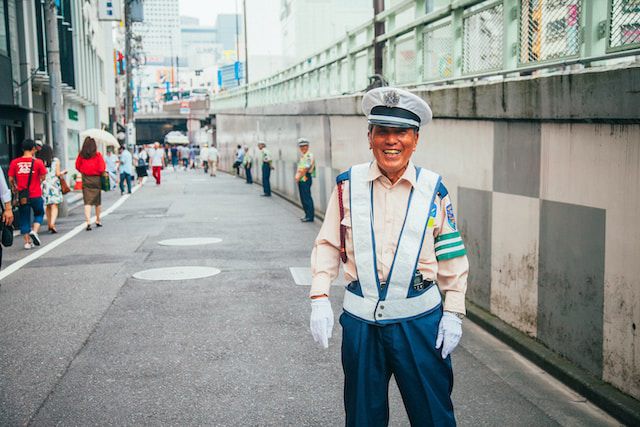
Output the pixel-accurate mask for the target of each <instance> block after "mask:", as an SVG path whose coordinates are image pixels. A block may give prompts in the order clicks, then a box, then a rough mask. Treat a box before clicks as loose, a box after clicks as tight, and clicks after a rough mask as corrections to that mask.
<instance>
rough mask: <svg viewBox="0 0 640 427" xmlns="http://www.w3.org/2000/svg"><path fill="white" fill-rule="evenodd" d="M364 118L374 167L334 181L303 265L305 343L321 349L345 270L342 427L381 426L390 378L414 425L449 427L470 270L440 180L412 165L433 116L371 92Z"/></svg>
mask: <svg viewBox="0 0 640 427" xmlns="http://www.w3.org/2000/svg"><path fill="white" fill-rule="evenodd" d="M362 108H363V111H364V113H365V115H366V116H367V117H368V120H369V133H368V139H369V148H370V149H371V150H372V152H373V157H374V161H373V162H371V163H364V164H360V165H355V166H353V167H351V169H350V170H349V171H347V172H344V173H342V174H340V175H339V176H338V178H337V186H336V188H335V189H334V191H333V194H332V195H331V199H330V201H329V204H328V207H327V212H326V217H325V221H324V223H323V225H322V228H321V230H320V233H319V234H318V237H317V239H316V241H315V245H314V248H313V252H312V255H311V268H312V275H313V280H312V285H311V292H310V296H311V308H312V310H311V319H310V326H311V333H312V335H313V338H314V339H315V340H316V341H317V342H319V343H321V344H322V345H323V346H324V347H325V348H326V347H327V346H328V340H329V338H331V333H332V330H333V311H332V309H331V303H330V302H329V288H330V284H331V281H332V280H333V279H334V278H335V277H336V276H337V274H338V269H339V264H340V260H342V262H343V264H344V265H343V268H344V272H345V278H346V280H347V282H349V285H348V286H347V289H346V291H345V297H344V302H343V309H344V312H343V313H342V315H341V316H340V324H341V325H342V333H343V336H342V364H343V370H344V374H345V382H344V387H345V389H344V403H345V412H346V425H347V426H363V425H366V426H385V425H387V424H388V420H389V405H388V384H389V379H390V378H391V375H393V376H394V377H395V379H396V383H397V384H398V387H399V389H400V393H401V394H402V399H403V402H404V405H405V408H406V410H407V414H408V416H409V420H410V422H411V425H415V426H428V425H439V426H440V425H442V426H452V425H455V417H454V413H453V405H452V402H451V390H452V387H453V372H452V367H451V358H450V356H449V355H450V353H451V352H452V351H453V350H454V349H455V347H456V346H457V344H458V342H459V340H460V337H461V336H462V327H461V325H462V318H463V317H464V313H465V304H464V295H465V291H466V280H467V272H468V268H469V267H468V266H469V264H468V261H467V257H466V251H465V248H464V244H463V242H462V239H461V238H460V233H459V232H458V231H457V227H456V221H455V217H454V214H453V207H452V205H451V200H450V197H449V193H448V191H447V189H446V187H445V186H444V184H443V183H442V180H441V177H440V176H438V175H437V174H436V173H434V172H431V171H430V170H427V169H424V168H420V167H417V166H415V165H414V164H413V163H412V161H411V157H412V154H413V152H414V151H415V150H416V148H417V146H418V132H419V129H420V126H422V125H424V124H426V123H428V122H429V121H430V120H431V116H432V115H431V110H430V108H429V106H428V105H427V103H426V102H424V101H423V100H422V99H421V98H419V97H417V96H415V95H413V94H412V93H410V92H407V91H404V90H401V89H394V88H388V87H383V88H377V89H373V90H372V91H370V92H368V93H367V94H366V95H365V96H364V98H363V100H362ZM441 293H442V294H443V295H444V302H443V301H442V298H441Z"/></svg>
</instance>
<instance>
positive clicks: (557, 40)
mask: <svg viewBox="0 0 640 427" xmlns="http://www.w3.org/2000/svg"><path fill="white" fill-rule="evenodd" d="M581 15H582V0H528V1H523V2H521V5H520V44H519V48H520V55H519V61H520V64H529V63H533V62H539V61H548V60H550V59H557V58H565V57H570V56H575V55H578V54H579V53H580V44H581V37H580V19H581Z"/></svg>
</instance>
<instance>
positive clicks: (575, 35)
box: [212, 0, 640, 111]
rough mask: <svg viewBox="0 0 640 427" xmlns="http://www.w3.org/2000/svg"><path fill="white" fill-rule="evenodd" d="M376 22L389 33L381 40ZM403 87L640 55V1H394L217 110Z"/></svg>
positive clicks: (222, 98)
mask: <svg viewBox="0 0 640 427" xmlns="http://www.w3.org/2000/svg"><path fill="white" fill-rule="evenodd" d="M375 23H384V26H385V32H384V34H382V35H379V36H374V25H375ZM379 43H380V44H383V46H384V47H383V70H382V71H383V76H384V78H385V79H386V80H387V81H388V82H389V83H391V84H393V85H397V86H414V87H416V86H426V85H434V84H445V83H450V82H455V81H460V80H474V79H493V78H504V77H510V76H517V75H523V74H525V75H526V74H531V73H533V72H536V71H537V70H550V69H558V68H561V69H564V68H565V67H571V66H576V67H577V68H583V67H590V66H594V65H600V64H602V63H603V61H611V60H613V59H616V58H621V57H627V60H628V59H629V57H631V60H634V61H637V59H638V57H637V55H640V0H481V1H480V0H417V1H415V0H405V1H392V0H385V10H384V11H383V12H382V13H380V14H378V15H377V16H376V17H375V18H374V19H372V20H369V21H367V22H366V23H364V24H362V25H361V26H359V27H357V28H354V29H353V30H351V31H349V32H348V33H347V34H346V36H345V37H344V38H342V39H340V40H338V41H337V42H336V43H334V44H332V45H331V46H329V47H327V48H326V49H323V50H322V51H320V52H318V53H316V54H315V55H312V56H310V57H308V58H306V59H305V60H304V61H301V62H299V63H297V64H295V65H293V66H292V67H289V68H287V69H285V70H282V71H280V72H278V73H276V74H274V75H273V76H271V77H268V78H266V79H263V80H260V81H258V82H255V83H251V84H249V85H245V86H241V87H239V88H236V89H234V90H231V91H229V92H226V93H222V94H218V95H216V96H215V97H214V98H213V100H212V110H213V111H220V110H225V109H231V108H243V107H248V106H249V107H252V106H261V105H270V104H278V103H285V102H291V101H302V100H310V99H315V98H326V97H332V96H338V95H346V94H352V93H356V92H359V91H362V90H364V89H365V88H367V86H368V84H369V81H368V77H369V76H371V75H373V74H374V50H375V46H376V44H379Z"/></svg>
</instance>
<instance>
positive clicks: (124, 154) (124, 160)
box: [118, 146, 133, 195]
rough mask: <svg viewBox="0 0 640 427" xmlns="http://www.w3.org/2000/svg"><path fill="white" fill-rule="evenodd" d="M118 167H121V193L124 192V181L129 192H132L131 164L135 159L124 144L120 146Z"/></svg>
mask: <svg viewBox="0 0 640 427" xmlns="http://www.w3.org/2000/svg"><path fill="white" fill-rule="evenodd" d="M119 151H120V156H119V157H118V168H119V169H120V195H122V194H124V183H125V182H126V183H127V193H128V194H131V180H132V179H133V176H132V170H131V165H132V163H133V159H132V158H131V153H130V152H129V150H127V149H126V148H125V147H124V146H121V147H120V150H119Z"/></svg>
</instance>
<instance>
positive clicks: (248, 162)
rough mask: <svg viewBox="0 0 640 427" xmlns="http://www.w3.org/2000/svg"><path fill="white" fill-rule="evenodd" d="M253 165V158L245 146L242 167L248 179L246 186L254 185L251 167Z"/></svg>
mask: <svg viewBox="0 0 640 427" xmlns="http://www.w3.org/2000/svg"><path fill="white" fill-rule="evenodd" d="M252 163H253V158H252V157H251V154H250V153H249V147H247V146H246V145H245V146H244V157H243V159H242V166H243V167H244V174H245V175H244V176H245V177H246V179H247V182H246V184H253V177H252V176H251V166H252Z"/></svg>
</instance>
